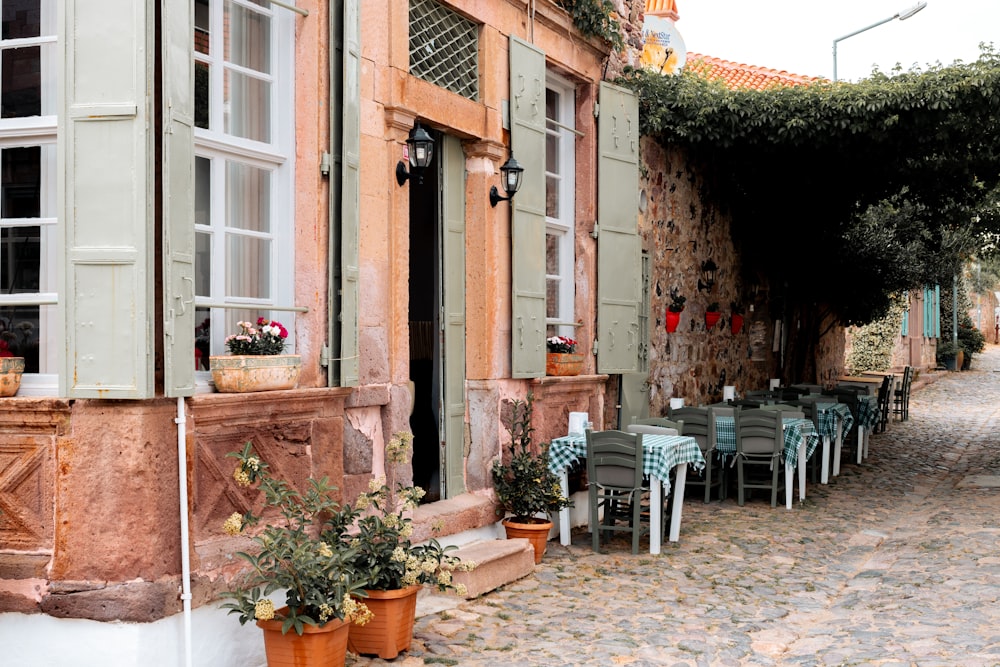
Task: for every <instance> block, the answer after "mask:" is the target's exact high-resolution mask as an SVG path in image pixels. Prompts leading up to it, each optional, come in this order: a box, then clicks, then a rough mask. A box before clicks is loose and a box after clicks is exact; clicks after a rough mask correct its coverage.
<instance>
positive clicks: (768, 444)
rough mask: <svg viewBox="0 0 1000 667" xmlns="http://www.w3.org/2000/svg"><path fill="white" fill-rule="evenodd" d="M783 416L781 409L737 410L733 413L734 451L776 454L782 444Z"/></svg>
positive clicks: (744, 453)
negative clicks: (734, 428)
mask: <svg viewBox="0 0 1000 667" xmlns="http://www.w3.org/2000/svg"><path fill="white" fill-rule="evenodd" d="M799 414H802V413H801V412H800V413H799ZM784 416H785V411H783V410H764V409H755V408H744V409H742V410H738V411H737V412H736V415H735V425H736V452H737V453H738V454H741V455H746V454H750V455H757V456H761V455H770V456H778V455H779V454H780V453H781V450H782V447H783V446H784V436H783V434H782V429H781V420H782V419H783V418H784Z"/></svg>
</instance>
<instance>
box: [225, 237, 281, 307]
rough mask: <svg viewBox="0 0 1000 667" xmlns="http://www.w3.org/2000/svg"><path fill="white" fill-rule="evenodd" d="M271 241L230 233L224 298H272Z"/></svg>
mask: <svg viewBox="0 0 1000 667" xmlns="http://www.w3.org/2000/svg"><path fill="white" fill-rule="evenodd" d="M270 256H271V242H270V241H268V240H267V239H260V238H256V237H252V236H243V235H242V234H229V243H228V247H227V248H226V266H227V267H228V270H227V273H226V296H235V297H247V298H253V299H269V298H271V290H270V287H269V285H270V277H271V266H270Z"/></svg>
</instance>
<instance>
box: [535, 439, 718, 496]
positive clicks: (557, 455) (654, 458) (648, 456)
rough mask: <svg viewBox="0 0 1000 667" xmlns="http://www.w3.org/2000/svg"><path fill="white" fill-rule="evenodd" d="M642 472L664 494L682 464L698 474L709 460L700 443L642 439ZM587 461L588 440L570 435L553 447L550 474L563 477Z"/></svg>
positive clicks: (695, 441) (550, 455) (557, 441)
mask: <svg viewBox="0 0 1000 667" xmlns="http://www.w3.org/2000/svg"><path fill="white" fill-rule="evenodd" d="M642 450H643V451H642V471H643V472H644V473H646V474H647V475H654V476H656V477H657V478H658V479H659V480H660V481H661V482H662V483H663V493H664V495H666V494H667V493H668V492H669V491H670V471H671V470H672V469H673V468H674V466H676V465H677V464H678V463H690V464H691V465H692V466H694V468H695V470H701V469H702V468H704V467H705V457H704V456H702V453H701V449H699V448H698V441H697V440H695V439H694V438H691V437H688V436H684V435H652V434H649V433H645V434H643V436H642ZM586 458H587V437H586V436H584V435H567V436H563V437H561V438H555V439H553V440H552V444H550V445H549V470H551V471H552V472H554V473H556V474H559V473H560V472H562V471H563V470H565V469H566V468H567V467H568V466H570V465H572V464H574V463H576V462H577V461H583V460H584V459H586Z"/></svg>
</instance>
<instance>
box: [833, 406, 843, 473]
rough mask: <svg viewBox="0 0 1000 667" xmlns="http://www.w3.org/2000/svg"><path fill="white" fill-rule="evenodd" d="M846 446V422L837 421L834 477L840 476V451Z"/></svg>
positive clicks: (834, 446) (834, 443) (834, 442)
mask: <svg viewBox="0 0 1000 667" xmlns="http://www.w3.org/2000/svg"><path fill="white" fill-rule="evenodd" d="M843 445H844V422H842V421H841V420H839V419H838V420H837V437H836V438H835V439H834V441H833V476H834V477H836V476H837V475H839V474H840V450H841V448H842V447H843Z"/></svg>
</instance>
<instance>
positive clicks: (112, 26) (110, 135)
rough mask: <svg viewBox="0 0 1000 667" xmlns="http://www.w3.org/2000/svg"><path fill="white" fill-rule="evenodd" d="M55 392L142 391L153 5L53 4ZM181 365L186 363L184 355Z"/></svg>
mask: <svg viewBox="0 0 1000 667" xmlns="http://www.w3.org/2000/svg"><path fill="white" fill-rule="evenodd" d="M62 3H63V11H62V12H61V13H60V14H59V16H60V25H59V42H60V45H61V47H62V52H61V53H62V64H63V67H62V73H63V81H62V86H63V94H62V95H61V96H60V99H61V102H60V109H59V153H60V155H59V157H60V161H59V162H60V165H61V171H60V179H59V186H58V190H59V207H58V208H59V218H60V221H61V223H62V224H61V225H60V226H61V229H62V241H63V243H62V248H63V252H64V256H63V265H64V267H65V270H64V274H63V285H62V287H63V294H64V295H65V299H64V302H65V305H64V308H63V311H62V314H63V318H64V319H63V322H64V326H65V342H66V343H65V344H66V354H65V356H64V363H63V372H62V373H61V374H60V393H63V394H65V395H68V396H70V397H73V398H146V397H149V396H152V395H153V373H152V368H153V352H154V351H153V271H152V259H153V237H152V230H153V169H152V159H153V155H154V151H153V148H154V147H153V142H152V136H151V134H152V133H151V129H152V126H153V121H152V117H151V114H150V106H151V101H152V100H151V96H150V95H149V94H148V93H149V91H150V90H151V88H152V85H153V77H152V71H153V68H152V61H153V48H152V47H153V39H152V25H153V7H154V5H153V3H152V2H150V1H149V0H145V1H142V0H99V1H95V0H62ZM190 361H191V365H192V366H193V365H194V354H193V353H192V357H191V360H190Z"/></svg>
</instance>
